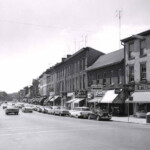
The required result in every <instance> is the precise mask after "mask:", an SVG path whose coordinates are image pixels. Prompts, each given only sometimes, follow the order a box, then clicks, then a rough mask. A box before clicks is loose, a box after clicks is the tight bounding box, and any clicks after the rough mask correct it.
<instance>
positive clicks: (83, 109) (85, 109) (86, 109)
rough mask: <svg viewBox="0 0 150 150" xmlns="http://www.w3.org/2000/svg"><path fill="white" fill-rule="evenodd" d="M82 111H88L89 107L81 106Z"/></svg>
mask: <svg viewBox="0 0 150 150" xmlns="http://www.w3.org/2000/svg"><path fill="white" fill-rule="evenodd" d="M81 110H82V111H89V110H90V109H89V108H81Z"/></svg>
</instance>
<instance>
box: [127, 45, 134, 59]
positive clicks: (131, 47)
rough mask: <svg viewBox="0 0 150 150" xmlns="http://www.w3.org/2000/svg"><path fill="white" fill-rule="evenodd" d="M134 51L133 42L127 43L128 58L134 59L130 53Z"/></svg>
mask: <svg viewBox="0 0 150 150" xmlns="http://www.w3.org/2000/svg"><path fill="white" fill-rule="evenodd" d="M133 51H134V43H133V42H132V43H129V51H128V56H129V59H134V56H133V55H132V54H133Z"/></svg>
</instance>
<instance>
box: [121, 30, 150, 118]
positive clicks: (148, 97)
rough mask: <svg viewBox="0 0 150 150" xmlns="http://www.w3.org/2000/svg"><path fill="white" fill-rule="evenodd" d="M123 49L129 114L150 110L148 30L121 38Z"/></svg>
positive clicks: (139, 114)
mask: <svg viewBox="0 0 150 150" xmlns="http://www.w3.org/2000/svg"><path fill="white" fill-rule="evenodd" d="M121 41H122V43H124V51H125V84H126V95H127V98H128V99H127V102H129V103H130V111H129V112H130V114H134V115H135V116H137V117H139V116H145V115H146V112H148V111H150V104H149V103H150V30H148V31H144V32H142V33H139V34H136V35H133V36H130V37H128V38H125V39H123V40H121Z"/></svg>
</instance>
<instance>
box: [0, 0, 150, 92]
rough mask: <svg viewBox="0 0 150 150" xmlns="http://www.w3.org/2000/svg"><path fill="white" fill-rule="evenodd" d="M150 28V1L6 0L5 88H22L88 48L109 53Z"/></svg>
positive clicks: (0, 64)
mask: <svg viewBox="0 0 150 150" xmlns="http://www.w3.org/2000/svg"><path fill="white" fill-rule="evenodd" d="M118 11H121V19H120V22H121V28H120V33H121V39H123V38H126V37H129V36H131V35H133V34H137V33H140V32H143V31H145V30H149V29H150V17H149V15H150V0H13V1H12V0H5V1H4V0H0V91H6V92H7V93H13V92H18V91H19V90H21V89H23V88H24V87H25V86H30V85H31V84H32V80H33V79H37V78H38V77H39V76H40V75H41V74H42V73H43V72H44V71H45V70H46V69H48V68H49V67H51V66H53V65H55V64H56V63H57V62H60V61H61V58H62V57H66V55H67V54H73V53H75V52H76V51H78V50H79V49H81V48H83V47H86V46H88V47H92V48H94V49H97V50H99V51H102V52H104V53H109V52H112V51H115V50H117V49H119V43H120V42H119V18H118V15H117V14H118Z"/></svg>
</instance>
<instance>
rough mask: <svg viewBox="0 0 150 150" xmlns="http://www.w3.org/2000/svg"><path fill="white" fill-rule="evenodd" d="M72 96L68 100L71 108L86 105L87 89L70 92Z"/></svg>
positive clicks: (67, 103) (68, 105)
mask: <svg viewBox="0 0 150 150" xmlns="http://www.w3.org/2000/svg"><path fill="white" fill-rule="evenodd" d="M70 96H71V99H70V100H68V101H67V102H66V106H67V107H68V108H69V109H73V108H75V107H83V106H86V98H87V91H76V92H75V93H70Z"/></svg>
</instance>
